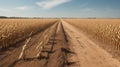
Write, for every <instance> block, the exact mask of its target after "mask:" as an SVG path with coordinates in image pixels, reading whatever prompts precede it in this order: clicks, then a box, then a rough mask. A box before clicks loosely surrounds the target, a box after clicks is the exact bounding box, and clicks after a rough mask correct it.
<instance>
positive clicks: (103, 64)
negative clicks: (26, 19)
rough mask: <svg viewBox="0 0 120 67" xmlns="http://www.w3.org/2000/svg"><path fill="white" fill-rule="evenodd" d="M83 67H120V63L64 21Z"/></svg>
mask: <svg viewBox="0 0 120 67" xmlns="http://www.w3.org/2000/svg"><path fill="white" fill-rule="evenodd" d="M62 23H63V25H64V28H65V31H66V32H67V34H68V37H69V38H68V39H69V41H70V42H71V46H72V47H73V50H74V51H75V52H76V53H77V58H78V61H79V64H80V66H81V67H120V62H119V61H117V60H116V59H114V58H112V56H111V55H110V54H109V53H107V52H106V51H105V50H103V49H102V48H100V47H99V46H98V45H97V44H95V43H94V42H92V41H91V40H90V39H89V38H88V37H86V36H85V35H84V34H83V33H81V32H80V31H79V30H78V28H76V27H74V26H72V25H70V24H69V23H66V22H65V21H63V20H62Z"/></svg>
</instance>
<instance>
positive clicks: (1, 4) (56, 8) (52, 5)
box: [0, 0, 120, 18]
mask: <svg viewBox="0 0 120 67" xmlns="http://www.w3.org/2000/svg"><path fill="white" fill-rule="evenodd" d="M119 3H120V0H0V15H1V16H23V17H80V18H86V17H98V18H99V17H100V18H107V17H108V18H111V17H112V18H118V17H119V18H120V4H119Z"/></svg>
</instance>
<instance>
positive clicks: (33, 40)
mask: <svg viewBox="0 0 120 67" xmlns="http://www.w3.org/2000/svg"><path fill="white" fill-rule="evenodd" d="M21 44H24V45H21ZM19 45H21V46H18V47H14V48H11V49H12V50H11V51H9V50H6V51H5V52H4V53H1V55H0V66H1V67H74V66H75V65H76V67H80V66H79V65H78V64H76V61H73V60H69V59H70V58H71V57H72V56H74V55H75V53H74V52H73V51H72V50H71V49H70V45H69V41H68V39H67V35H66V33H65V30H64V27H63V25H62V22H61V21H58V22H56V24H54V25H53V26H51V27H50V28H48V29H47V30H45V31H43V32H41V33H40V34H37V35H35V36H33V37H29V38H28V39H26V41H24V42H22V43H19Z"/></svg>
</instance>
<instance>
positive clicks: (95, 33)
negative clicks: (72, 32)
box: [65, 19, 120, 52]
mask: <svg viewBox="0 0 120 67" xmlns="http://www.w3.org/2000/svg"><path fill="white" fill-rule="evenodd" d="M65 21H67V22H69V23H71V24H72V25H75V26H77V27H78V28H79V29H80V30H82V31H83V32H85V33H87V34H89V35H91V36H92V37H93V38H95V39H97V40H100V41H101V42H103V43H105V44H107V45H108V46H112V47H113V48H114V49H115V50H117V51H118V52H119V50H120V19H66V20H65Z"/></svg>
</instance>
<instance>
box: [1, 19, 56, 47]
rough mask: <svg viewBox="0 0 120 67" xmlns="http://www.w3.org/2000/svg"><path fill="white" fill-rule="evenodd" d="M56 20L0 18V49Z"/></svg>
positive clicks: (44, 27) (48, 25)
mask: <svg viewBox="0 0 120 67" xmlns="http://www.w3.org/2000/svg"><path fill="white" fill-rule="evenodd" d="M56 21H57V20H53V19H22V20H21V19H1V20H0V49H1V48H5V47H8V46H11V45H13V44H15V43H17V42H19V41H20V40H22V39H25V38H27V37H29V35H30V33H32V34H31V35H33V34H35V33H37V32H40V31H42V30H44V29H46V28H48V27H50V26H51V25H53V24H54V23H55V22H56Z"/></svg>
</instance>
